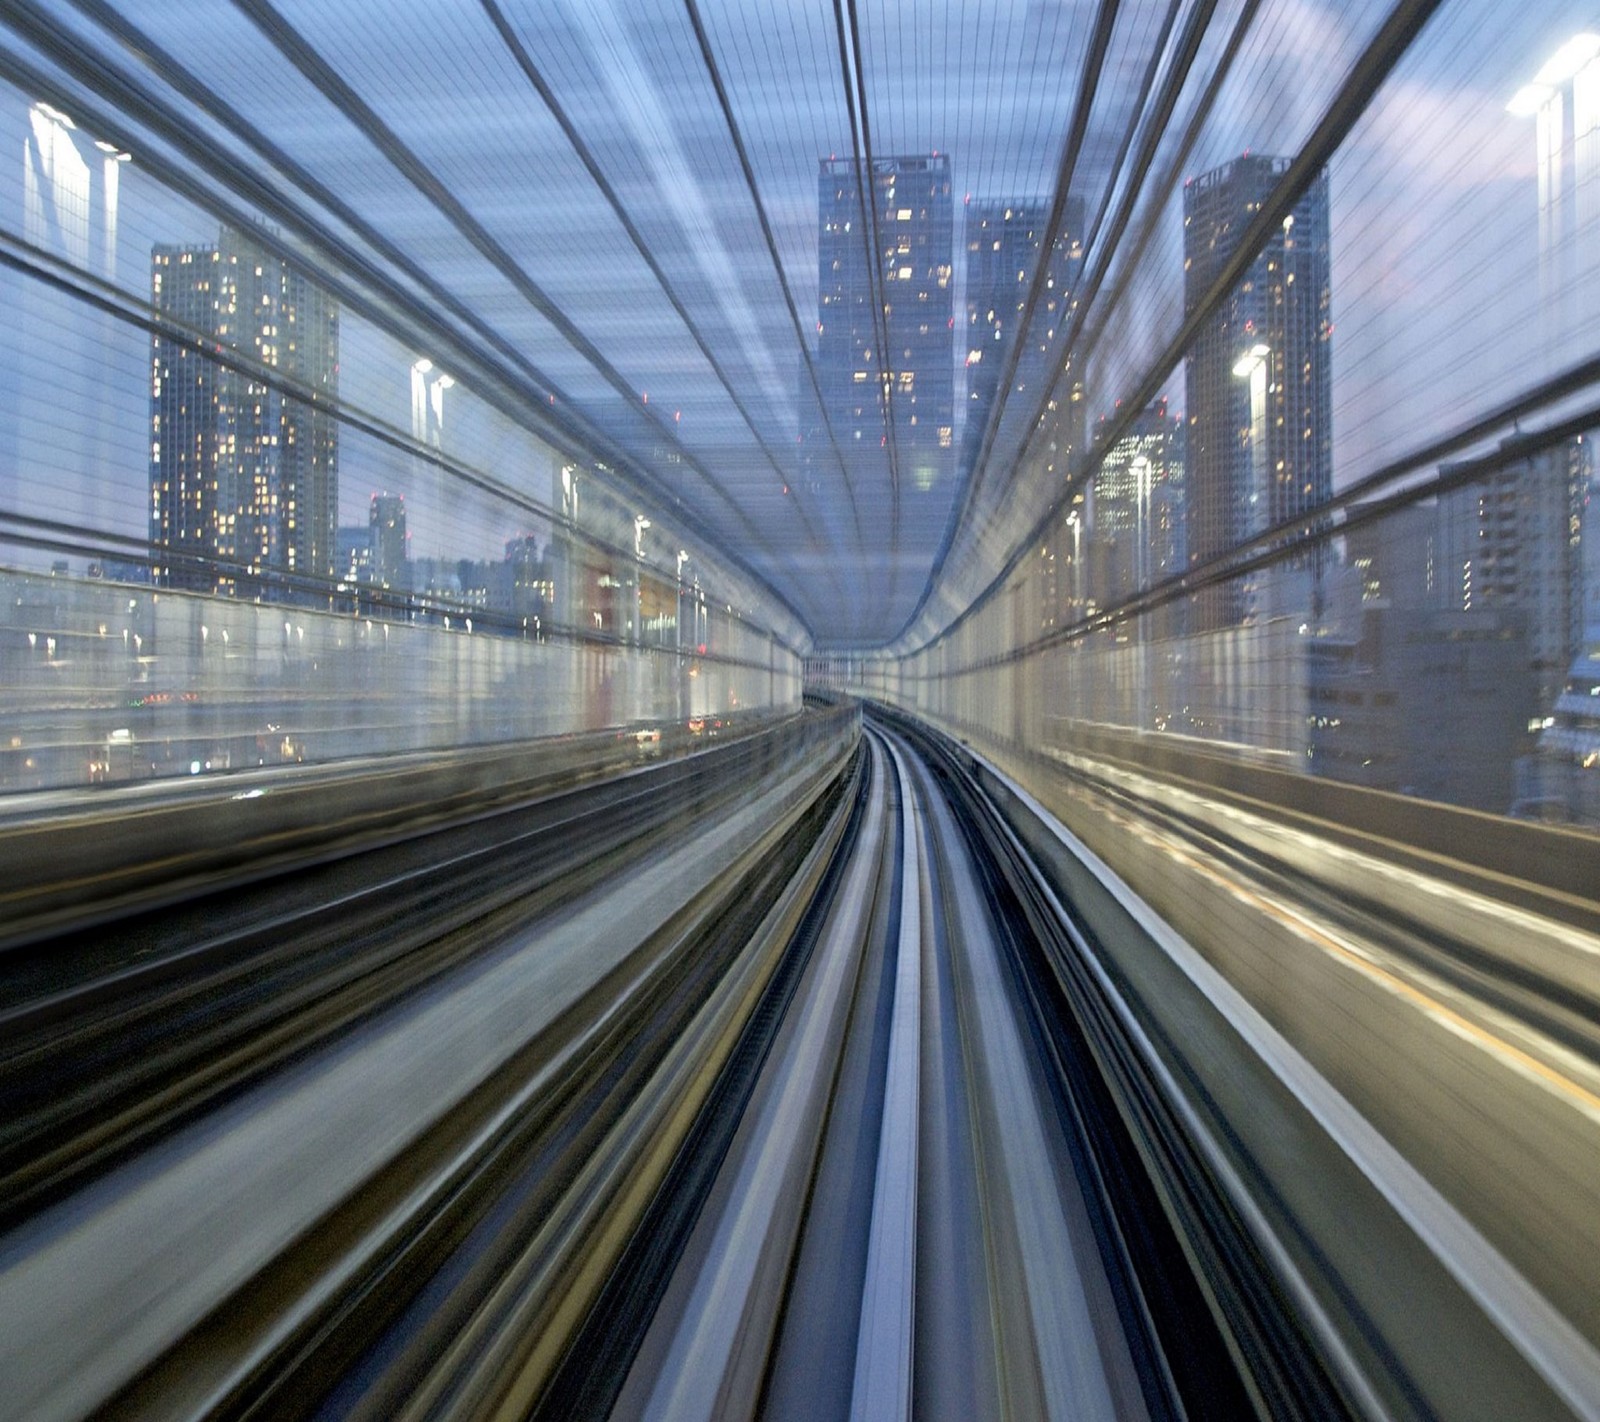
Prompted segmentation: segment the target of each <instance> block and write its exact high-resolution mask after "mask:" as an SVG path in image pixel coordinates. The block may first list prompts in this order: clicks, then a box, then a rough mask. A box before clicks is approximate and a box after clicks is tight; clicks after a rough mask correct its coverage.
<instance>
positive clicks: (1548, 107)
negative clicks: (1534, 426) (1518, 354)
mask: <svg viewBox="0 0 1600 1422" xmlns="http://www.w3.org/2000/svg"><path fill="white" fill-rule="evenodd" d="M1506 112H1507V113H1509V114H1512V115H1514V116H1515V117H1517V118H1531V119H1533V120H1534V151H1535V158H1536V161H1537V164H1538V205H1539V299H1540V306H1541V309H1542V311H1543V318H1544V322H1545V331H1544V336H1545V339H1546V342H1547V344H1549V345H1550V346H1551V347H1552V348H1556V347H1560V346H1562V345H1564V344H1567V343H1569V342H1570V341H1571V340H1572V339H1574V338H1575V337H1576V336H1577V335H1578V334H1579V333H1578V332H1577V331H1575V330H1574V329H1573V322H1574V320H1575V314H1576V308H1577V307H1578V306H1579V305H1581V301H1575V300H1573V297H1574V296H1575V292H1574V290H1573V287H1574V285H1575V282H1576V277H1577V276H1578V274H1579V272H1580V268H1581V269H1582V270H1583V271H1585V272H1587V271H1590V270H1592V259H1591V258H1590V254H1589V252H1588V250H1587V248H1588V246H1589V245H1590V244H1589V243H1588V242H1586V241H1583V240H1580V239H1581V238H1583V237H1585V236H1586V235H1587V234H1588V233H1589V231H1590V229H1591V224H1592V223H1593V222H1594V221H1595V220H1596V218H1597V217H1600V209H1597V195H1596V193H1595V185H1596V178H1597V176H1600V34H1594V33H1591V32H1588V31H1584V32H1581V33H1579V34H1575V35H1573V36H1572V38H1571V39H1569V40H1567V41H1566V42H1565V43H1564V44H1562V45H1561V46H1560V47H1559V48H1558V49H1557V50H1556V51H1555V53H1553V54H1552V55H1551V56H1550V57H1549V58H1548V59H1547V60H1545V62H1544V63H1543V64H1542V65H1541V66H1540V67H1539V71H1538V73H1536V74H1535V75H1534V76H1533V79H1532V82H1530V83H1527V84H1524V85H1523V86H1522V87H1521V88H1520V89H1518V90H1517V92H1516V93H1515V94H1513V95H1512V96H1511V99H1510V101H1509V102H1508V103H1507V104H1506ZM1569 152H1570V154H1571V157H1570V159H1569V157H1568V154H1569Z"/></svg>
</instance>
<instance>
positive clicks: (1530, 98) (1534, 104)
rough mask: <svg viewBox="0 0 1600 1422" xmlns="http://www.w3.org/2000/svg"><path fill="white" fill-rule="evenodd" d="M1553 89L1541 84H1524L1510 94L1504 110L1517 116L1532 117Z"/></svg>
mask: <svg viewBox="0 0 1600 1422" xmlns="http://www.w3.org/2000/svg"><path fill="white" fill-rule="evenodd" d="M1554 92H1555V91H1554V90H1553V89H1549V88H1547V87H1546V86H1545V85H1543V84H1524V85H1523V86H1522V87H1521V88H1520V89H1518V90H1517V92H1516V93H1515V94H1513V95H1512V96H1511V102H1510V103H1509V104H1507V105H1506V112H1507V113H1508V114H1514V115H1515V116H1516V117H1517V118H1532V117H1533V116H1534V115H1535V114H1536V113H1538V112H1539V110H1540V109H1542V108H1543V107H1544V106H1545V104H1546V103H1547V102H1548V101H1549V98H1550V96H1551V94H1553V93H1554Z"/></svg>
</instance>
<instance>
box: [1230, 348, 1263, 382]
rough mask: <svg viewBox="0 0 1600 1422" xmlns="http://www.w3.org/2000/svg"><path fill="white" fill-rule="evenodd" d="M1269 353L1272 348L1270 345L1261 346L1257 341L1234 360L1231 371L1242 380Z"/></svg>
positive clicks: (1253, 371)
mask: <svg viewBox="0 0 1600 1422" xmlns="http://www.w3.org/2000/svg"><path fill="white" fill-rule="evenodd" d="M1271 354H1272V348H1271V347H1270V346H1263V345H1261V344H1260V343H1257V344H1256V345H1253V346H1251V347H1250V349H1249V350H1247V351H1246V352H1245V353H1244V354H1243V355H1242V356H1240V357H1239V359H1238V360H1236V361H1234V363H1233V373H1234V374H1235V375H1236V376H1238V377H1239V379H1241V380H1243V379H1245V377H1247V376H1249V375H1253V374H1254V373H1255V372H1256V370H1257V369H1259V367H1260V365H1261V363H1262V361H1264V360H1266V358H1267V357H1268V356H1269V355H1271Z"/></svg>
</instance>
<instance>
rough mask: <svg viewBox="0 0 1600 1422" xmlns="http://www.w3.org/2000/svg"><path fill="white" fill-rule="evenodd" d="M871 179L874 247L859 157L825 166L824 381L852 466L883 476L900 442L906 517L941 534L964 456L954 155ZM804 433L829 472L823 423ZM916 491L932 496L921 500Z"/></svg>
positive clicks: (891, 165) (915, 160)
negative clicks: (958, 428) (958, 435)
mask: <svg viewBox="0 0 1600 1422" xmlns="http://www.w3.org/2000/svg"><path fill="white" fill-rule="evenodd" d="M871 176H872V182H871V191H870V192H868V193H867V195H866V196H867V208H866V226H867V227H868V229H869V230H870V228H871V224H872V218H873V211H874V208H875V210H876V219H877V223H878V242H877V247H876V250H875V251H874V248H873V244H872V241H871V239H870V238H869V236H868V235H867V233H865V232H863V217H862V201H861V192H860V191H858V189H859V187H860V185H859V184H858V166H857V164H856V162H855V160H854V159H834V158H825V159H823V160H822V163H821V168H820V172H819V176H818V181H817V210H818V223H819V228H820V234H819V241H818V254H817V261H818V287H819V295H818V311H817V328H818V330H817V361H816V366H817V378H818V383H819V384H820V386H821V389H822V398H823V402H824V405H825V407H826V411H827V416H828V421H829V423H830V424H831V427H832V431H833V437H834V439H835V440H836V441H837V442H838V444H839V448H840V451H841V453H842V455H843V457H844V459H845V462H846V467H847V468H850V469H852V472H855V471H857V470H859V471H861V472H863V473H867V472H871V473H881V471H883V469H884V468H885V460H886V458H887V457H888V455H889V453H890V441H891V438H892V444H893V449H892V452H893V455H894V458H895V461H896V463H897V466H898V469H899V474H900V486H901V491H902V498H903V499H904V500H906V501H907V502H905V503H904V504H903V506H902V507H903V509H904V511H905V516H906V518H907V520H908V522H910V523H912V524H913V525H914V526H915V525H922V524H924V523H925V524H926V528H927V530H929V531H937V530H939V529H942V527H943V522H944V519H945V517H946V515H947V513H948V510H949V507H950V497H951V483H952V480H951V475H952V472H953V470H954V457H955V451H954V434H955V368H954V349H955V345H954V340H955V329H954V328H955V320H954V304H953V303H954V295H955V294H954V283H953V280H952V271H951V244H952V233H953V215H954V210H953V204H952V199H951V195H950V159H949V156H948V155H946V154H935V155H925V156H917V157H910V156H905V157H893V158H878V159H874V160H873V164H872V175H871ZM875 286H876V287H877V289H878V292H879V293H880V294H881V300H882V318H883V319H882V326H881V327H880V325H879V322H878V320H877V319H876V314H875V309H874V308H875V305H876V302H877V299H878V298H877V297H875V295H874V287H875ZM880 346H881V347H883V349H882V351H881V353H880ZM810 403H812V402H809V401H806V400H803V401H802V407H803V408H805V407H806V406H807V405H808V404H810ZM801 437H802V444H803V446H804V448H803V450H802V456H803V459H804V461H805V463H806V465H807V467H808V468H810V469H813V470H815V469H819V468H820V469H826V468H827V467H828V465H829V462H830V461H831V454H830V453H828V452H827V451H826V449H825V444H824V442H825V440H826V430H825V427H824V426H823V425H822V423H821V421H820V419H815V418H807V419H803V420H802V429H801ZM918 495H923V496H929V495H932V496H934V497H931V498H924V499H923V500H921V501H920V502H919V501H918V498H917V496H918Z"/></svg>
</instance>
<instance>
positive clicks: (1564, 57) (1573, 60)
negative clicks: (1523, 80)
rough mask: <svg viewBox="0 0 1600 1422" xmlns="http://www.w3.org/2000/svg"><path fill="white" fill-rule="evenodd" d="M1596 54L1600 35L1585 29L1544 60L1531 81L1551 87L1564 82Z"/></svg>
mask: <svg viewBox="0 0 1600 1422" xmlns="http://www.w3.org/2000/svg"><path fill="white" fill-rule="evenodd" d="M1597 54H1600V35H1596V34H1590V33H1588V32H1587V31H1585V32H1584V33H1583V34H1577V35H1573V37H1572V38H1571V39H1569V40H1568V41H1567V42H1566V43H1565V44H1564V45H1562V46H1561V48H1560V49H1558V50H1557V51H1556V52H1555V53H1554V54H1552V55H1551V56H1550V58H1549V59H1547V60H1545V62H1544V68H1542V69H1541V70H1540V71H1539V72H1538V73H1537V74H1535V75H1534V76H1533V82H1534V83H1535V84H1543V85H1544V86H1545V87H1546V88H1551V89H1553V88H1555V86H1556V85H1558V84H1565V83H1566V82H1567V80H1569V79H1571V78H1572V77H1573V76H1574V75H1575V74H1577V72H1578V71H1579V70H1580V69H1582V68H1583V66H1584V65H1585V64H1587V63H1588V62H1589V61H1590V60H1591V59H1593V58H1594V57H1595V55H1597Z"/></svg>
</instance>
